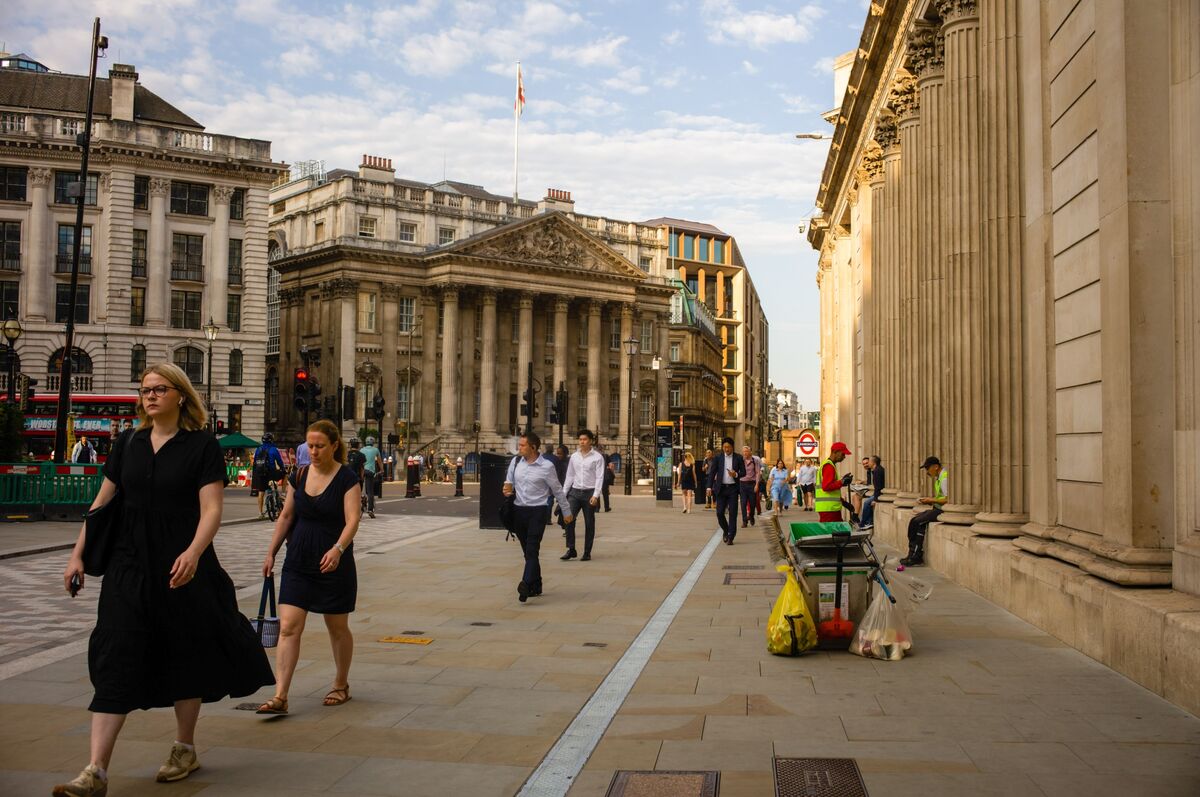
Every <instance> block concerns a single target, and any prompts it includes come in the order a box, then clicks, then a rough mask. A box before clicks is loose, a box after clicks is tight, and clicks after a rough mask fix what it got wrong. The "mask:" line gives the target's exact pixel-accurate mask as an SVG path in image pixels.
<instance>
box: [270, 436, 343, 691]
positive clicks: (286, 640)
mask: <svg viewBox="0 0 1200 797" xmlns="http://www.w3.org/2000/svg"><path fill="white" fill-rule="evenodd" d="M306 442H307V443H308V451H309V455H310V456H311V457H312V464H311V465H308V466H307V467H303V468H300V469H298V470H296V471H294V472H293V473H292V475H291V477H290V478H289V481H290V483H291V485H292V489H290V490H288V493H287V500H286V501H285V502H284V505H283V512H282V513H281V514H280V515H279V519H278V520H277V521H275V535H274V536H273V537H272V538H271V546H270V548H268V549H267V558H266V559H265V560H263V568H262V572H263V577H264V578H265V577H267V576H270V575H271V571H272V570H274V568H275V554H276V553H278V552H279V548H280V547H281V546H282V545H283V543H284V540H287V556H286V557H285V558H284V560H283V580H282V583H281V584H280V586H279V648H278V649H277V650H276V652H275V670H276V677H277V678H278V684H277V686H276V688H275V696H274V697H272V698H271V699H270V700H268V701H267V702H265V703H263V704H262V705H261V706H259V707H258V713H259V714H286V713H287V711H288V689H289V688H290V687H291V685H292V675H293V674H294V673H295V672H296V662H297V660H299V658H300V635H301V634H303V633H304V623H305V621H306V620H307V619H308V613H309V612H316V613H318V614H323V615H325V628H326V629H327V630H328V631H329V642H330V644H331V645H332V646H333V663H334V666H335V668H336V674H335V675H334V679H333V688H332V689H331V690H329V694H327V695H325V700H324V704H325V705H326V706H340V705H341V704H342V703H345V702H346V701H348V700H349V699H350V684H349V680H348V679H349V676H350V659H351V658H352V657H353V655H354V637H353V636H352V635H351V634H350V612H352V611H354V603H355V599H356V598H357V596H358V576H357V573H356V572H355V568H354V545H353V540H354V535H355V534H356V533H358V524H359V521H360V520H361V519H362V509H361V505H360V503H359V502H360V500H361V495H362V488H361V487H360V486H359V483H358V476H357V475H355V473H354V471H353V470H351V469H350V468H349V467H348V466H347V465H346V464H345V463H346V443H345V441H344V440H342V436H341V434H340V432H339V431H338V428H337V426H335V425H334V424H332V423H330V422H329V421H317V422H316V423H314V424H313V425H312V426H310V427H308V435H307V441H306Z"/></svg>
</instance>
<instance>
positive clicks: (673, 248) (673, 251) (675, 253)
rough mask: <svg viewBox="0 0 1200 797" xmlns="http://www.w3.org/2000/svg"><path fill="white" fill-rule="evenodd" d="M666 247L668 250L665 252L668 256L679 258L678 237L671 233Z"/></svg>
mask: <svg viewBox="0 0 1200 797" xmlns="http://www.w3.org/2000/svg"><path fill="white" fill-rule="evenodd" d="M667 246H668V250H667V254H668V256H670V257H679V236H678V235H675V234H674V233H672V234H671V236H670V239H669V240H668V243H667Z"/></svg>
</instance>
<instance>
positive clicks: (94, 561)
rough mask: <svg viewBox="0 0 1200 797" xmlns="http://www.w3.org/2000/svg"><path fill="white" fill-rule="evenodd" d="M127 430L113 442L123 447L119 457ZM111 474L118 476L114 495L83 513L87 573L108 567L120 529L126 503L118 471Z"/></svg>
mask: <svg viewBox="0 0 1200 797" xmlns="http://www.w3.org/2000/svg"><path fill="white" fill-rule="evenodd" d="M130 434H132V432H131V431H125V432H122V433H121V436H120V437H118V438H117V442H116V443H114V444H113V450H114V451H115V450H116V448H117V446H121V447H122V448H121V455H122V460H123V459H124V454H125V449H126V448H127V447H128V441H129V435H130ZM109 457H110V458H111V457H112V452H110V453H109ZM114 475H115V476H116V477H117V478H116V479H113V483H114V484H116V485H117V491H116V493H115V494H114V495H113V497H112V498H111V499H109V501H108V503H107V504H105V505H104V506H98V507H96V508H95V509H89V510H88V512H87V514H86V515H84V516H83V525H84V533H83V572H84V573H86V574H87V575H89V576H102V575H104V571H105V570H107V569H108V561H109V559H111V558H112V551H113V545H114V543H116V540H117V534H119V533H120V524H121V510H122V508H123V507H124V504H125V497H124V495H122V493H121V475H120V474H114Z"/></svg>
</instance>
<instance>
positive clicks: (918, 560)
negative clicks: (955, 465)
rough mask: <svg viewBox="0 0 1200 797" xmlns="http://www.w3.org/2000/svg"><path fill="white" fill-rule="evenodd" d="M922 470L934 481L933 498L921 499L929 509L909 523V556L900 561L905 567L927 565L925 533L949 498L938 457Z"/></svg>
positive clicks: (931, 459)
mask: <svg viewBox="0 0 1200 797" xmlns="http://www.w3.org/2000/svg"><path fill="white" fill-rule="evenodd" d="M921 469H922V470H924V471H925V473H927V474H928V475H929V478H931V479H933V496H932V497H925V498H922V499H921V503H922V504H925V505H926V506H928V507H929V509H927V510H925V511H924V512H919V513H917V514H915V515H913V518H912V520H910V521H908V556H906V557H904V558H903V559H901V560H900V564H902V565H904V566H905V567H912V566H913V565H923V564H925V532H926V531H928V529H929V524H930V523H932V522H933V521H935V520H937V516H938V515H940V514H942V505H943V504H945V503H946V501H948V500H949V498H948V495H949V493H948V491H947V490H948V478H947V475H948V474H947V473H946V469H945V468H943V467H942V461H941V460H940V459H938V458H937V457H926V458H925V462H924V464H922V465H921Z"/></svg>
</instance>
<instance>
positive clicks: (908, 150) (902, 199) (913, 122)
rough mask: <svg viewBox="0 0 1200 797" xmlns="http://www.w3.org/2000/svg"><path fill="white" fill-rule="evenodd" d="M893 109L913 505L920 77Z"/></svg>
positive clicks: (904, 479) (898, 347) (902, 377)
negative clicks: (896, 145)
mask: <svg viewBox="0 0 1200 797" xmlns="http://www.w3.org/2000/svg"><path fill="white" fill-rule="evenodd" d="M892 110H893V111H894V112H895V114H896V122H897V125H896V133H897V137H898V138H899V148H900V161H899V163H898V172H899V181H900V184H899V192H898V203H897V204H898V207H897V212H896V222H895V223H896V224H897V228H898V235H897V238H896V264H895V269H894V272H895V274H896V294H897V295H896V299H895V312H896V336H895V339H894V346H895V352H896V361H897V362H898V363H899V364H900V367H899V368H893V369H892V378H893V380H894V382H895V383H896V388H897V395H896V399H895V402H896V412H897V413H898V417H899V418H900V422H899V423H898V424H897V428H898V431H899V433H900V434H899V439H898V440H897V441H896V443H897V447H896V453H895V455H894V456H895V457H896V460H895V464H896V465H897V467H895V468H893V469H892V473H893V474H895V475H894V477H893V478H895V479H896V487H897V488H898V490H899V492H898V493H897V495H896V506H898V507H900V508H902V509H908V508H911V507H913V506H915V505H916V503H917V498H918V497H920V489H921V484H920V482H919V480H918V473H917V470H916V468H917V465H918V464H920V462H919V460H918V459H917V456H918V454H917V451H918V450H920V449H921V448H923V447H924V440H923V439H922V435H923V433H924V429H922V428H921V427H920V426H918V425H917V424H916V423H915V421H916V419H917V414H918V409H919V407H918V402H917V397H916V390H917V386H918V384H919V383H920V381H921V378H922V376H923V374H921V373H920V371H919V370H917V369H916V368H914V367H913V366H914V364H915V362H916V359H917V357H916V354H917V351H918V350H919V347H920V345H921V344H922V343H923V338H924V335H923V334H922V332H923V330H922V329H920V328H919V326H918V325H919V324H920V320H919V319H918V318H917V314H916V312H915V305H916V297H917V260H918V258H919V257H920V256H921V250H920V246H919V239H920V226H921V225H922V224H924V222H925V220H924V219H922V218H920V216H919V214H918V213H917V202H918V198H919V193H918V189H919V186H920V181H921V175H920V151H921V139H920V134H921V124H920V122H921V115H920V99H919V97H918V96H917V87H916V81H914V80H913V78H912V77H911V76H909V75H902V76H901V77H900V78H899V79H898V80H897V81H896V86H895V88H894V89H893V93H892Z"/></svg>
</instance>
